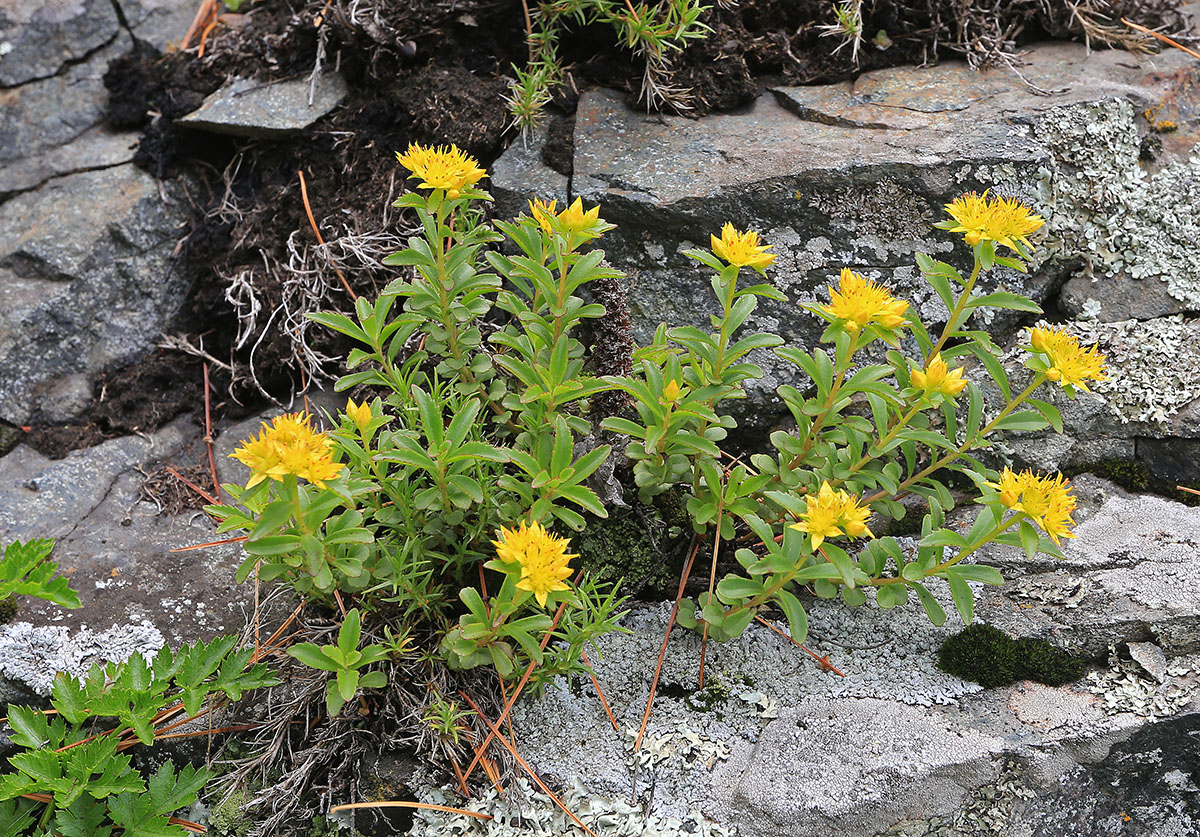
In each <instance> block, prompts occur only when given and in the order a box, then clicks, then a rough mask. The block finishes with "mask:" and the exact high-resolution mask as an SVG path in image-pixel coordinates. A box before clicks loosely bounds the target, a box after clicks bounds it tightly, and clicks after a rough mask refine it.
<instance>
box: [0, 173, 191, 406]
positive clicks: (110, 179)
mask: <svg viewBox="0 0 1200 837" xmlns="http://www.w3.org/2000/svg"><path fill="white" fill-rule="evenodd" d="M182 217H183V213H182V209H181V208H180V207H179V206H178V205H176V204H167V203H164V202H163V197H162V195H161V193H160V189H159V184H158V183H157V182H155V180H154V179H153V178H151V177H150V176H149V175H147V174H145V173H144V172H142V171H140V170H139V169H136V168H134V167H133V166H132V165H121V166H116V167H113V168H108V169H102V170H99V171H94V172H80V173H76V174H71V175H67V176H64V177H60V178H57V179H55V180H52V181H50V182H49V183H47V184H46V185H44V186H42V187H41V188H39V189H37V190H36V191H32V192H26V193H24V194H21V195H18V196H17V197H15V198H13V199H11V200H9V201H8V202H6V203H4V204H2V205H0V418H3V419H5V420H7V421H10V422H12V423H14V424H27V423H29V422H30V421H31V420H34V419H37V418H38V416H39V409H40V408H39V403H40V398H41V395H42V393H43V392H47V391H51V390H53V388H54V387H56V386H58V381H59V380H60V379H61V378H63V377H64V376H68V375H74V374H78V373H83V374H85V375H87V376H89V377H91V376H94V375H95V374H96V373H97V372H99V371H100V370H101V369H103V368H105V367H106V366H108V365H111V364H116V363H120V362H127V361H129V360H132V359H133V358H134V357H136V356H137V355H138V354H140V353H141V352H144V351H145V350H146V349H148V348H149V347H150V346H152V345H153V344H154V343H155V341H156V340H157V339H158V337H159V335H160V333H161V332H162V330H163V328H164V327H165V326H166V324H167V323H168V321H169V320H170V318H171V317H172V316H174V314H175V312H176V311H177V310H178V307H179V305H180V304H181V303H182V300H183V295H184V292H185V291H186V281H185V279H184V278H183V277H182V276H180V275H178V274H177V273H176V272H175V271H174V270H173V264H172V252H173V250H174V248H175V244H176V237H177V235H178V231H177V228H178V225H179V223H180V222H181V220H182Z"/></svg>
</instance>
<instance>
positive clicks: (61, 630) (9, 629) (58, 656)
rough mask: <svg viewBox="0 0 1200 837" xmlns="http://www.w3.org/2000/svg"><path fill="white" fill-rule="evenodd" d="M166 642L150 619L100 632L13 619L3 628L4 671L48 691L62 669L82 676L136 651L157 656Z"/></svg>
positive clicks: (0, 657)
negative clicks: (92, 668)
mask: <svg viewBox="0 0 1200 837" xmlns="http://www.w3.org/2000/svg"><path fill="white" fill-rule="evenodd" d="M165 644H166V640H165V639H163V635H162V634H161V633H159V630H158V628H156V627H154V626H153V625H152V624H150V623H149V622H142V623H141V624H140V625H114V626H112V627H111V628H109V629H108V630H107V631H102V632H99V633H97V632H95V631H92V630H91V629H89V628H86V627H83V628H80V629H79V630H77V631H71V630H70V629H68V628H66V627H62V626H47V627H40V628H35V627H34V626H33V625H31V624H30V623H28V622H13V623H11V624H9V625H5V626H3V627H2V628H0V675H3V676H4V677H7V678H9V679H10V680H16V681H19V682H21V683H25V684H26V685H28V686H29V688H31V689H33V691H34V692H36V693H37V694H39V695H48V694H50V687H51V686H52V685H53V684H54V676H55V675H56V674H58V672H60V671H65V672H66V673H67V674H70V675H72V676H74V677H78V678H82V677H83V676H84V675H86V674H87V673H88V670H89V669H91V667H92V666H93V665H94V664H96V663H100V664H104V663H110V662H112V663H123V662H125V661H126V660H128V659H129V658H130V657H131V656H132V655H133V654H134V653H141V654H142V655H143V656H145V657H147V658H153V657H154V655H155V654H156V653H158V649H159V648H162V647H163V645H165Z"/></svg>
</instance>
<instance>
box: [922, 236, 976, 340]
mask: <svg viewBox="0 0 1200 837" xmlns="http://www.w3.org/2000/svg"><path fill="white" fill-rule="evenodd" d="M982 268H983V262H981V261H980V260H979V254H978V253H976V254H975V266H974V267H973V268H972V269H971V278H970V279H968V280H967V284H966V285H965V286H964V287H963V292H962V295H961V296H959V298H958V302H956V303H955V304H954V310H953V311H951V312H950V319H948V320H946V327H945V328H943V329H942V336H941V337H939V338H938V341H937V345H935V346H934V347H933V350H932V351H930V352H929V359H930V360H932V359H933V356H934V355H936V354H937V353H938V352H940V351H941V350H942V347H943V346H945V345H946V341H947V340H949V339H950V334H951V333H952V332H953V331H954V330H955V329H956V328H958V318H959V317H960V316H962V312H963V309H964V308H965V307H966V305H967V302H968V301H969V300H970V299H971V291H973V290H974V289H975V281H976V280H977V279H978V278H979V271H980V270H981V269H982Z"/></svg>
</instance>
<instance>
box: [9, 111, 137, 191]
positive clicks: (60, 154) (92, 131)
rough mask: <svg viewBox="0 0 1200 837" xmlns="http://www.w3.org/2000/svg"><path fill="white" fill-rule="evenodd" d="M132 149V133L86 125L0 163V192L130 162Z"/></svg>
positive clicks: (28, 187)
mask: <svg viewBox="0 0 1200 837" xmlns="http://www.w3.org/2000/svg"><path fill="white" fill-rule="evenodd" d="M136 149H137V136H136V135H134V134H128V133H114V132H112V131H110V130H108V129H107V128H104V127H99V126H97V127H94V128H89V129H88V130H86V131H84V132H83V133H82V134H80V135H79V136H78V137H76V138H75V139H73V140H71V141H70V142H67V143H65V144H63V145H58V146H54V147H53V148H50V149H48V150H46V151H42V152H39V153H34V154H32V155H30V156H28V157H23V158H21V159H17V160H13V161H11V162H9V163H7V164H5V165H0V195H3V194H5V193H8V192H24V191H28V190H29V189H35V188H37V187H38V186H41V185H42V184H43V183H45V182H46V181H48V180H51V179H53V178H55V177H59V176H61V175H64V174H72V173H74V172H79V171H88V170H94V169H103V168H109V167H112V166H119V165H121V164H122V163H129V162H132V161H133V153H134V151H135V150H136Z"/></svg>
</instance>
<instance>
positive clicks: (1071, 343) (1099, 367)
mask: <svg viewBox="0 0 1200 837" xmlns="http://www.w3.org/2000/svg"><path fill="white" fill-rule="evenodd" d="M1029 342H1030V343H1031V344H1032V345H1033V350H1034V351H1035V352H1038V353H1040V354H1043V355H1045V356H1046V359H1047V361H1048V363H1049V366H1048V367H1047V369H1046V380H1049V381H1057V382H1058V383H1059V385H1060V386H1064V387H1065V386H1067V385H1070V386H1076V387H1079V388H1080V389H1082V390H1087V388H1088V387H1087V384H1086V383H1085V381H1107V380H1108V376H1107V375H1105V374H1104V355H1102V354H1100V353H1099V352H1097V351H1096V347H1095V346H1089V347H1088V348H1086V349H1085V348H1083V347H1082V346H1080V345H1079V338H1078V337H1076V336H1075V335H1074V334H1071V333H1070V332H1069V331H1065V330H1063V329H1057V328H1031V329H1029Z"/></svg>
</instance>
